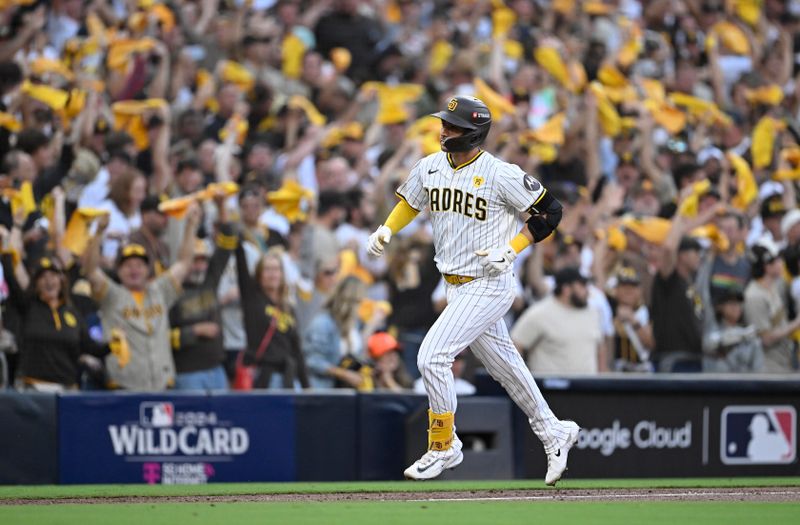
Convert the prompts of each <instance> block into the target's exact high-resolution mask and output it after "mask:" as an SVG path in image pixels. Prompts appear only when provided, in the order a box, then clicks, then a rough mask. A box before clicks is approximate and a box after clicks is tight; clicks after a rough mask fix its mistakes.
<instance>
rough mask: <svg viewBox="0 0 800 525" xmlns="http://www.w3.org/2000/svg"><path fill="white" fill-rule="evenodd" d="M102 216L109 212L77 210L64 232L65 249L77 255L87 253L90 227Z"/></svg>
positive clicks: (92, 209)
mask: <svg viewBox="0 0 800 525" xmlns="http://www.w3.org/2000/svg"><path fill="white" fill-rule="evenodd" d="M102 215H108V211H107V210H100V209H97V208H78V209H77V210H75V211H74V212H73V213H72V216H71V217H70V219H69V222H68V223H67V228H66V231H65V232H64V241H63V243H64V247H65V248H66V249H68V250H69V251H70V252H71V253H73V254H75V255H80V254H82V253H83V252H85V251H86V247H87V246H88V244H89V226H90V225H91V224H92V223H93V222H94V221H95V219H97V218H98V217H100V216H102Z"/></svg>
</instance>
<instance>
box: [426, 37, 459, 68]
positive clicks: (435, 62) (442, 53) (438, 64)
mask: <svg viewBox="0 0 800 525" xmlns="http://www.w3.org/2000/svg"><path fill="white" fill-rule="evenodd" d="M451 58H453V45H452V44H451V43H450V42H448V41H447V40H437V41H436V42H434V43H433V46H432V47H431V53H430V58H429V59H428V70H429V71H430V73H431V75H439V74H441V73H442V72H443V71H444V69H445V68H446V67H447V65H448V64H449V63H450V59H451Z"/></svg>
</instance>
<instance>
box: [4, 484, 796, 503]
mask: <svg viewBox="0 0 800 525" xmlns="http://www.w3.org/2000/svg"><path fill="white" fill-rule="evenodd" d="M332 501H347V502H358V501H418V502H436V501H551V502H552V501H765V502H800V487H769V488H763V487H759V488H697V489H693V488H691V489H684V488H668V489H652V488H651V489H571V490H559V489H541V490H537V489H531V490H469V491H436V492H422V491H419V492H417V491H414V492H329V493H317V494H241V495H224V496H161V497H151V496H148V497H131V496H125V497H94V498H55V499H43V498H39V499H34V498H14V499H0V506H4V505H68V504H69V505H92V504H98V503H106V504H108V503H112V504H117V503H125V504H130V503H148V504H153V503H205V504H209V503H241V502H253V503H269V502H332Z"/></svg>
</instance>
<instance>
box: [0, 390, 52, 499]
mask: <svg viewBox="0 0 800 525" xmlns="http://www.w3.org/2000/svg"><path fill="white" fill-rule="evenodd" d="M56 402H57V398H56V395H55V394H40V393H30V394H29V393H25V394H21V393H15V392H11V391H9V392H0V483H1V484H18V485H23V484H54V483H58V448H59V447H58V433H57V420H58V418H57V414H56V406H57V405H56Z"/></svg>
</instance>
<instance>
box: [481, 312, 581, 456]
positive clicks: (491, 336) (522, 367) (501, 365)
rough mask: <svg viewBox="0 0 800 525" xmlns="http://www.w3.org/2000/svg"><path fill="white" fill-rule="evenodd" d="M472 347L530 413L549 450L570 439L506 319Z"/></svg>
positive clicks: (545, 446)
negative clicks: (509, 331) (519, 350)
mask: <svg viewBox="0 0 800 525" xmlns="http://www.w3.org/2000/svg"><path fill="white" fill-rule="evenodd" d="M470 349H471V350H472V352H473V353H474V354H475V356H476V357H477V358H478V359H480V360H481V362H482V363H483V364H484V366H485V367H486V370H487V371H488V372H489V374H491V376H492V377H493V378H494V379H495V380H496V381H497V382H498V383H500V384H501V385H502V386H503V388H504V389H505V390H506V392H508V395H509V396H511V399H513V400H514V402H515V403H516V404H517V406H518V407H520V409H521V410H522V411H523V412H524V413H525V415H527V416H528V421H529V423H530V425H531V428H532V429H533V433H534V434H536V437H538V438H539V439H540V440H541V441H542V444H543V445H544V449H545V452H550V451H552V450H555V449H557V448H558V447H559V445H560V444H561V443H563V442H564V441H565V440H566V438H567V432H565V430H564V427H563V425H562V424H561V422H560V421H559V419H558V418H557V417H556V416H555V414H553V411H552V410H551V409H550V405H548V404H547V401H546V400H545V399H544V396H543V395H542V392H541V391H540V390H539V387H538V386H537V385H536V381H534V379H533V375H532V374H531V372H530V370H529V369H528V366H527V365H526V364H525V361H524V360H523V359H522V356H520V355H519V352H518V351H517V349H516V348H515V347H514V343H513V342H512V341H511V337H510V336H509V334H508V328H506V324H505V321H503V320H502V319H500V320H498V321H497V322H496V323H495V324H494V326H492V327H490V328H489V329H488V330H486V332H485V333H484V334H482V335H481V336H480V337H478V338H477V339H476V340H475V341H474V342H473V343H472V344H471V345H470Z"/></svg>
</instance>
